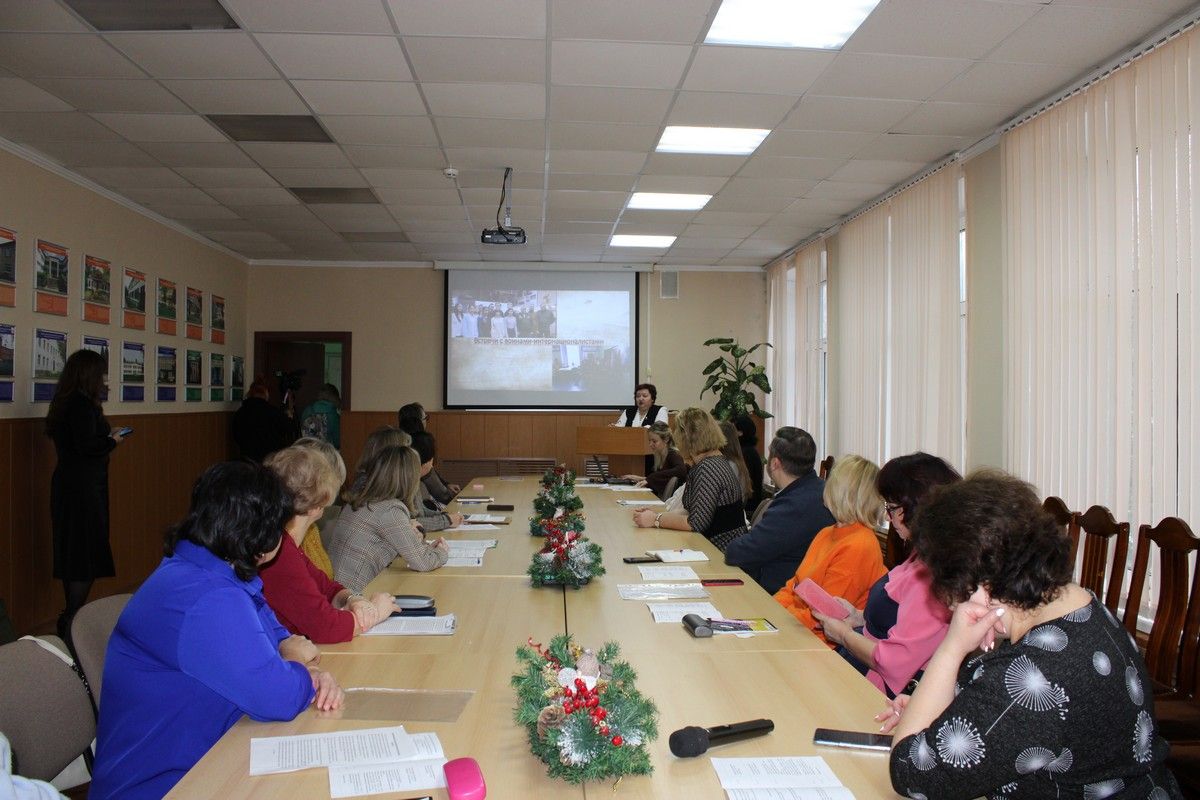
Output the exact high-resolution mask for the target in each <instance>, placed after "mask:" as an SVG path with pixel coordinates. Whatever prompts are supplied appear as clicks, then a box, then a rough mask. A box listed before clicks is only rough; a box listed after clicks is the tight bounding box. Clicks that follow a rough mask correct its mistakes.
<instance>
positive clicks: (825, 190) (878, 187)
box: [805, 181, 892, 203]
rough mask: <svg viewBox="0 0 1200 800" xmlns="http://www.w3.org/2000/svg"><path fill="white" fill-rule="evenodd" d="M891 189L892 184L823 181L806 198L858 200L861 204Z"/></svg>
mask: <svg viewBox="0 0 1200 800" xmlns="http://www.w3.org/2000/svg"><path fill="white" fill-rule="evenodd" d="M890 188H892V185H891V184H890V183H842V182H839V181H821V182H820V183H818V184H817V185H816V186H814V187H813V188H812V189H810V190H809V191H808V194H807V195H805V196H806V197H810V198H815V199H818V200H858V201H859V202H860V203H865V202H867V201H868V200H870V199H872V198H874V197H876V196H877V195H880V194H883V193H884V192H886V191H887V190H888V189H890Z"/></svg>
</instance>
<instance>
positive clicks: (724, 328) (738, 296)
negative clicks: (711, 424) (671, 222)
mask: <svg viewBox="0 0 1200 800" xmlns="http://www.w3.org/2000/svg"><path fill="white" fill-rule="evenodd" d="M640 280H641V291H642V306H641V307H642V313H641V320H640V325H641V339H642V344H641V348H642V349H641V356H640V358H641V367H642V368H641V375H640V378H641V379H643V380H649V381H652V382H653V383H655V384H656V385H657V386H658V389H659V397H660V399H661V400H662V401H663V402H664V403H666V404H668V405H669V406H670V407H671V408H680V407H683V406H687V405H691V404H693V403H697V402H699V394H700V387H701V386H702V385H703V383H704V382H703V379H702V377H701V375H700V370H702V369H703V368H704V365H705V364H707V363H708V362H709V361H711V360H712V358H713V354H711V353H709V352H708V350H707V349H706V348H704V347H702V346H701V344H702V343H703V342H704V340H705V339H708V338H710V337H713V336H735V337H737V338H738V339H739V340H741V341H743V342H751V343H753V342H758V341H761V340H762V339H763V338H764V337H765V335H766V309H767V296H766V292H767V289H766V276H765V273H727V272H684V273H680V275H679V293H680V299H678V300H660V299H658V294H659V292H658V279H657V276H653V277H650V276H642V277H641V278H640ZM443 281H444V276H443V273H442V272H440V271H436V270H434V269H432V268H431V267H421V268H350V267H344V268H312V267H252V268H251V270H250V279H249V304H248V307H249V319H250V328H251V329H250V331H248V333H247V349H251V348H252V345H253V331H254V330H262V331H265V330H322V331H342V330H345V331H350V332H351V333H353V334H354V352H353V367H352V368H353V374H352V375H351V380H352V382H353V405H354V409H355V410H357V411H392V410H395V409H396V408H399V407H400V406H401V405H402V404H403V403H405V402H409V401H412V400H416V401H418V402H420V403H422V404H423V405H425V406H426V407H428V408H433V409H436V408H441V405H442V367H443V354H442V348H443V335H442V326H443V325H444V321H443V315H444V310H443V309H444V300H443V296H444V283H443ZM630 389H631V390H632V387H630ZM710 403H711V400H710V399H709V396H706V397H705V400H704V404H705V405H709V404H710Z"/></svg>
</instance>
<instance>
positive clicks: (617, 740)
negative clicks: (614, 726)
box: [612, 736, 625, 747]
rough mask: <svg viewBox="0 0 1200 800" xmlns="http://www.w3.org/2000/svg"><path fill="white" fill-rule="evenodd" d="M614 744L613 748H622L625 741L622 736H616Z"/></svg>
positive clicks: (613, 740) (613, 739)
mask: <svg viewBox="0 0 1200 800" xmlns="http://www.w3.org/2000/svg"><path fill="white" fill-rule="evenodd" d="M612 743H613V747H620V746H621V745H622V744H624V743H625V740H624V739H622V738H621V737H620V736H614V737H613V738H612Z"/></svg>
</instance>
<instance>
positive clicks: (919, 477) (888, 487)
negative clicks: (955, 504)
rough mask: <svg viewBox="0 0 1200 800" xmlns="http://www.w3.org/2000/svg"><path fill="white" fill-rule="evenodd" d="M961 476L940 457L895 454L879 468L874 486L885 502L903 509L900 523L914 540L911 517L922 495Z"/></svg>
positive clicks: (955, 481) (913, 517) (918, 506)
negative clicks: (902, 521)
mask: <svg viewBox="0 0 1200 800" xmlns="http://www.w3.org/2000/svg"><path fill="white" fill-rule="evenodd" d="M961 480H962V475H959V474H958V471H957V470H955V469H954V467H952V466H950V465H949V464H947V463H946V462H945V461H944V460H942V459H940V458H938V457H937V456H934V455H930V454H929V453H922V452H920V451H918V452H916V453H909V454H908V455H906V456H896V457H895V458H893V459H891V460H890V461H888V462H887V463H886V464H884V465H883V467H882V468H881V469H880V470H879V478H878V479H877V480H876V481H875V488H876V490H878V492H879V496H880V497H882V498H883V500H884V502H885V503H891V504H893V505H898V506H900V508H902V509H903V510H904V524H905V525H907V526H908V529H909V530H910V531H912V534H913V541H914V543H915V541H916V536H917V533H916V530H915V529H914V528H913V520H914V519H916V516H917V511H918V509H919V508H920V507H921V503H923V502H924V501H925V497H926V496H927V495H928V494H929V493H930V491H932V490H933V489H934V488H936V487H938V486H943V485H945V484H947V483H957V482H958V481H961Z"/></svg>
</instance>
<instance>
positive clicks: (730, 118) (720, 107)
mask: <svg viewBox="0 0 1200 800" xmlns="http://www.w3.org/2000/svg"><path fill="white" fill-rule="evenodd" d="M795 104H796V98H795V97H791V96H788V95H781V94H739V93H736V92H680V93H679V97H678V98H677V99H676V100H675V105H674V106H672V107H671V115H670V116H669V117H668V118H667V123H668V124H670V125H716V126H718V127H725V128H774V127H775V126H776V125H778V124H779V122H780V120H782V119H783V118H784V117H785V116H787V113H788V112H789V111H790V110H791V109H792V106H794V105H795Z"/></svg>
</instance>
